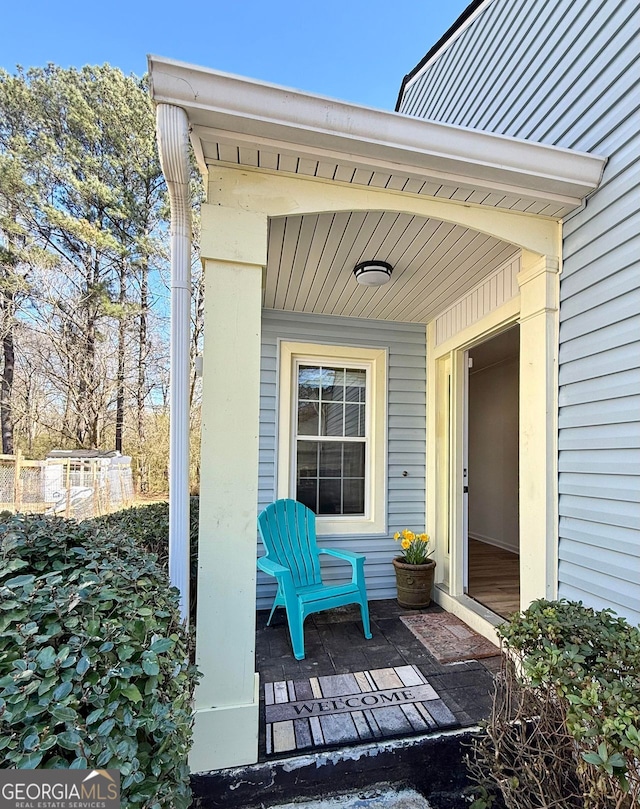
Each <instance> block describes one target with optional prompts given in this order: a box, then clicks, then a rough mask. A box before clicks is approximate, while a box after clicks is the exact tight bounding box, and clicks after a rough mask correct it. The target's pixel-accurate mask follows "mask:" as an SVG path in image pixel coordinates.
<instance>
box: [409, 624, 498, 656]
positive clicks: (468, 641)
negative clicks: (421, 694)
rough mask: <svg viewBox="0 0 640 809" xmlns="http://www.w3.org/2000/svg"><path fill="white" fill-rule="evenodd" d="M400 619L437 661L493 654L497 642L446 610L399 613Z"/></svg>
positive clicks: (495, 653)
mask: <svg viewBox="0 0 640 809" xmlns="http://www.w3.org/2000/svg"><path fill="white" fill-rule="evenodd" d="M400 620H401V621H402V623H403V624H404V625H405V626H406V627H407V628H408V629H410V630H411V632H413V634H414V635H415V636H416V638H418V640H419V641H420V643H422V645H423V646H426V648H427V649H428V650H429V651H430V652H431V654H432V655H433V656H434V657H435V658H436V660H437V661H438V663H454V662H459V661H462V660H478V659H480V658H483V657H496V655H499V654H500V650H499V649H498V647H497V646H495V645H494V644H493V643H491V641H490V640H487V638H483V637H482V635H478V633H477V632H474V631H473V629H471V628H470V627H468V626H467V625H466V624H465V623H464V622H463V621H461V620H460V619H459V618H457V617H456V616H455V615H452V614H451V613H450V612H434V613H424V614H422V615H401V616H400Z"/></svg>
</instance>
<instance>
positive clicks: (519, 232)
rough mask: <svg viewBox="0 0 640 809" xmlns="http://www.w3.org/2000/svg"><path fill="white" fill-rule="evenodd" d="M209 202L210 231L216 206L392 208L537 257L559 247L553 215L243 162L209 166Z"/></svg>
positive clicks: (280, 210)
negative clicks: (490, 238)
mask: <svg viewBox="0 0 640 809" xmlns="http://www.w3.org/2000/svg"><path fill="white" fill-rule="evenodd" d="M207 202H208V204H205V205H203V206H202V213H201V216H202V232H203V233H205V232H206V231H207V230H208V219H207V217H208V211H209V210H210V209H212V208H216V207H218V206H222V207H225V208H239V209H242V210H246V211H255V212H261V213H264V214H266V215H267V216H271V217H273V216H294V215H295V216H300V215H302V214H315V213H327V212H338V211H391V212H395V213H407V214H412V215H414V216H423V217H425V218H426V219H429V218H431V219H438V220H440V221H442V222H451V223H452V224H456V225H462V226H463V227H468V228H472V229H473V230H476V231H479V232H480V233H486V234H487V235H488V236H494V237H495V238H496V239H501V240H502V241H505V242H509V243H510V244H514V245H516V246H517V247H521V248H523V249H525V250H529V251H531V252H533V253H538V254H540V255H546V254H555V253H556V249H557V247H556V245H557V238H558V222H557V220H555V219H546V218H544V217H539V216H533V215H532V214H527V213H523V212H521V211H506V210H501V209H496V208H483V207H482V206H480V205H471V204H469V203H466V202H465V203H463V202H459V201H457V200H449V199H436V198H434V197H424V196H418V195H416V194H407V193H403V192H400V191H391V190H389V189H388V188H369V187H367V188H364V187H361V186H356V185H347V184H345V183H335V182H333V181H330V180H326V181H324V180H318V179H314V180H311V179H308V178H305V177H299V176H288V175H284V174H278V173H277V172H273V171H265V170H262V169H250V168H247V167H246V166H242V167H239V166H236V167H235V168H230V167H227V166H211V167H210V169H209V188H208V198H207Z"/></svg>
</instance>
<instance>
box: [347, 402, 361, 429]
mask: <svg viewBox="0 0 640 809" xmlns="http://www.w3.org/2000/svg"><path fill="white" fill-rule="evenodd" d="M344 434H345V435H348V436H364V405H360V404H346V405H345V406H344Z"/></svg>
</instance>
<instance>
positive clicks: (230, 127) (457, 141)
mask: <svg viewBox="0 0 640 809" xmlns="http://www.w3.org/2000/svg"><path fill="white" fill-rule="evenodd" d="M149 72H150V75H151V83H152V96H153V99H154V101H155V102H156V103H166V104H173V105H176V106H179V107H182V108H183V109H184V110H185V111H186V112H187V115H188V117H189V122H190V125H191V128H192V142H193V144H194V148H195V151H196V155H197V158H198V161H199V164H200V167H201V169H202V171H203V172H204V173H206V172H207V167H208V166H210V165H213V164H223V165H227V166H229V165H232V166H243V167H252V168H253V169H255V170H258V171H270V172H285V173H287V174H290V175H291V174H297V175H303V176H305V177H315V178H317V179H319V180H323V181H324V182H338V183H346V184H351V183H353V184H356V185H359V186H368V187H372V188H381V189H383V188H384V189H389V190H392V191H395V192H400V193H409V194H412V195H415V194H417V195H425V196H430V197H438V198H441V199H442V198H444V199H452V200H456V201H458V202H461V203H469V204H476V205H480V206H485V207H486V206H488V207H496V208H502V209H509V210H516V211H526V212H528V213H532V214H539V215H543V216H549V217H553V218H561V217H563V216H564V215H565V214H567V213H568V212H569V211H571V210H573V209H575V208H576V207H577V206H578V205H579V204H580V202H581V200H582V199H584V197H585V196H586V195H587V194H589V193H590V192H591V191H592V190H593V189H594V188H595V187H596V186H597V185H598V182H599V180H600V177H601V174H602V170H603V167H604V162H605V161H604V159H603V158H600V157H596V156H594V155H588V154H583V153H580V152H575V151H573V150H569V149H560V148H557V147H553V146H546V145H543V144H538V143H532V142H528V141H524V140H518V139H515V138H508V137H504V136H501V135H494V134H491V133H487V132H480V131H477V130H472V129H464V128H462V127H456V126H450V125H446V124H440V123H434V122H432V121H425V120H422V119H419V118H414V117H412V116H407V115H401V114H399V113H395V112H386V111H382V110H375V109H370V108H367V107H361V106H356V105H353V104H347V103H345V102H342V101H335V100H333V99H328V98H324V97H321V96H315V95H310V94H307V93H302V92H300V91H298V90H291V89H287V88H283V87H277V86H275V85H271V84H266V83H263V82H257V81H252V80H250V79H245V78H242V77H238V76H231V75H229V74H225V73H220V72H218V71H214V70H210V69H206V68H201V67H196V66H193V65H189V64H185V63H182V62H176V61H174V60H171V59H164V58H161V57H156V56H150V57H149Z"/></svg>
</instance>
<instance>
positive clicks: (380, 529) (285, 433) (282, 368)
mask: <svg viewBox="0 0 640 809" xmlns="http://www.w3.org/2000/svg"><path fill="white" fill-rule="evenodd" d="M279 353H280V356H279V379H278V383H279V384H278V398H279V402H278V465H277V470H278V481H277V487H276V488H277V492H278V497H279V498H280V497H295V480H294V479H293V472H294V463H293V453H294V449H295V447H294V441H293V411H294V404H295V400H296V386H295V385H294V369H295V367H296V365H297V364H298V363H300V362H308V363H310V364H312V365H322V364H323V363H324V364H326V365H331V364H340V363H343V364H344V365H345V366H349V365H351V366H358V367H363V368H366V369H367V423H368V429H369V432H370V440H369V442H368V446H369V460H368V462H367V477H366V482H365V515H364V516H360V515H354V516H350V515H344V516H339V517H333V516H332V517H327V516H323V515H318V517H317V518H316V530H317V532H318V535H319V536H327V535H333V534H338V535H340V534H385V533H386V503H387V498H386V479H387V475H386V469H387V463H386V454H387V453H386V447H387V429H386V426H387V419H386V413H387V352H386V350H385V349H380V348H356V347H352V346H337V345H324V344H323V345H320V344H317V343H293V342H288V341H287V342H285V341H281V342H280V352H279Z"/></svg>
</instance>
